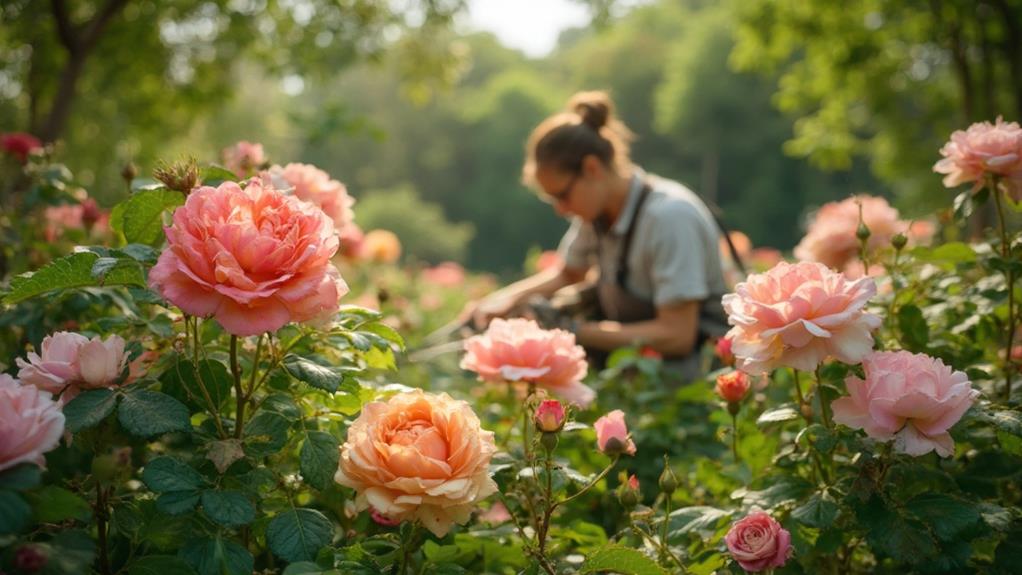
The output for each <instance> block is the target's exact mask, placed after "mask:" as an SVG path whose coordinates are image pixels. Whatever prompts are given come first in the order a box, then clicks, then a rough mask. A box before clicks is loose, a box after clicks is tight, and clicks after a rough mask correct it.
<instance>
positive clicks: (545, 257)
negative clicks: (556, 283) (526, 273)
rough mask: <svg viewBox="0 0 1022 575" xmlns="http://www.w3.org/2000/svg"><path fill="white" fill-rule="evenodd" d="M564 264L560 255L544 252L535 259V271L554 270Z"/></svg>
mask: <svg viewBox="0 0 1022 575" xmlns="http://www.w3.org/2000/svg"><path fill="white" fill-rule="evenodd" d="M563 264H564V260H563V259H561V254H559V253H557V252H555V251H553V250H545V251H544V252H543V253H541V254H539V257H538V258H536V271H539V272H545V271H547V270H549V269H556V268H559V267H561V266H562V265H563Z"/></svg>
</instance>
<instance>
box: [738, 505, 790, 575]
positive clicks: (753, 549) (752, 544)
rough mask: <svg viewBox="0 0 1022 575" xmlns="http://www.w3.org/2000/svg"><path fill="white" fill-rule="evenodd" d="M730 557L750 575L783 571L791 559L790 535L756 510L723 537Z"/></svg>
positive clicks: (770, 518) (779, 525)
mask: <svg viewBox="0 0 1022 575" xmlns="http://www.w3.org/2000/svg"><path fill="white" fill-rule="evenodd" d="M724 541H725V542H726V543H727V549H728V551H730V552H731V557H733V558H734V560H735V561H737V562H738V564H739V565H741V566H742V569H745V570H746V571H748V572H749V573H757V572H759V571H762V570H764V569H770V568H773V567H782V566H784V564H785V563H786V562H787V561H788V557H790V556H791V551H792V549H791V534H790V533H788V530H787V529H784V528H783V527H781V524H780V523H778V522H777V521H776V520H774V518H773V517H770V516H769V515H767V514H766V513H764V512H763V511H762V510H761V509H757V508H753V509H752V513H749V514H748V515H746V516H745V517H743V518H742V519H741V520H740V521H737V522H735V524H734V525H732V526H731V529H730V530H729V531H728V532H727V535H725V536H724Z"/></svg>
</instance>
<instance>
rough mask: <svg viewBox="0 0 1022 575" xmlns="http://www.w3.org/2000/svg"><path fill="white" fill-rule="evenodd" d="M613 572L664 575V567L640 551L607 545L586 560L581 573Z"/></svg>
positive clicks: (634, 574) (628, 574) (632, 574)
mask: <svg viewBox="0 0 1022 575" xmlns="http://www.w3.org/2000/svg"><path fill="white" fill-rule="evenodd" d="M603 571H613V572H615V573H621V574H622V575H662V574H666V573H667V571H665V570H664V569H663V568H662V567H660V566H659V565H657V563H656V561H653V560H652V559H650V558H649V557H646V556H645V555H643V554H642V553H641V552H640V551H637V550H635V549H631V548H628V547H622V546H620V545H607V546H606V547H602V548H600V549H599V550H597V551H596V552H595V553H593V554H592V555H590V556H589V557H588V558H586V562H585V563H583V564H582V569H581V571H580V573H599V572H603Z"/></svg>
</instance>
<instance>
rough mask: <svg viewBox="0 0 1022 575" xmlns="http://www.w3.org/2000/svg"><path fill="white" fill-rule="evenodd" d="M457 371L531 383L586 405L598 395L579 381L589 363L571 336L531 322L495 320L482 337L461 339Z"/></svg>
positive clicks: (571, 334) (484, 377) (480, 376)
mask: <svg viewBox="0 0 1022 575" xmlns="http://www.w3.org/2000/svg"><path fill="white" fill-rule="evenodd" d="M461 368H462V369H467V370H469V371H474V372H476V373H477V374H479V378H480V379H482V380H483V381H491V382H515V381H524V382H529V383H534V384H536V385H538V386H540V387H543V388H546V389H547V390H548V391H550V392H552V393H554V394H556V395H559V396H560V397H562V398H564V399H566V400H568V401H570V402H573V403H575V404H577V405H578V406H579V407H586V406H588V405H589V404H590V403H592V401H593V399H595V397H596V392H595V391H593V390H592V389H591V388H589V387H588V386H586V385H585V384H583V383H582V379H583V378H584V377H585V376H586V372H587V371H588V369H589V364H588V363H587V362H586V352H585V350H584V349H582V346H580V345H576V344H575V334H573V333H571V332H568V331H564V330H560V329H551V330H545V329H542V328H541V327H539V325H538V324H537V323H536V322H534V321H532V320H529V319H520V318H516V319H500V318H497V319H494V320H493V321H491V322H490V326H489V328H487V330H486V332H485V333H483V334H481V335H476V336H472V337H470V338H469V339H468V340H466V341H465V356H464V357H463V358H462V359H461Z"/></svg>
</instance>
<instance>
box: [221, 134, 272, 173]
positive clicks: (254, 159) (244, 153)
mask: <svg viewBox="0 0 1022 575" xmlns="http://www.w3.org/2000/svg"><path fill="white" fill-rule="evenodd" d="M221 156H223V159H224V165H225V166H227V169H229V170H231V171H232V172H234V173H235V175H237V176H238V177H239V178H244V177H246V176H248V175H250V174H251V173H252V172H253V171H254V170H256V169H257V168H259V166H261V165H263V164H265V163H266V155H265V154H264V153H263V145H262V144H258V143H255V142H249V141H247V140H241V141H240V142H237V143H235V144H234V145H233V146H229V147H227V148H224V150H223V152H221Z"/></svg>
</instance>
